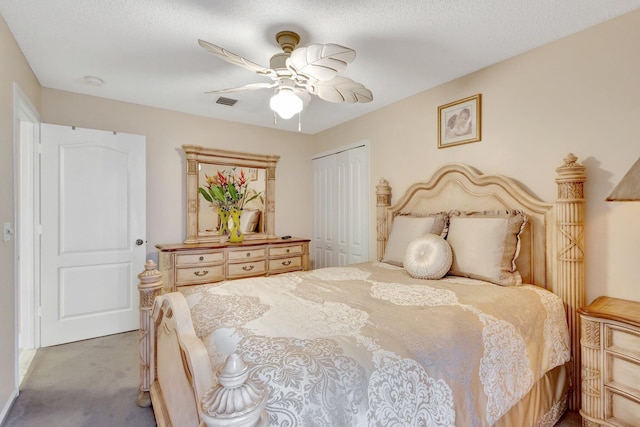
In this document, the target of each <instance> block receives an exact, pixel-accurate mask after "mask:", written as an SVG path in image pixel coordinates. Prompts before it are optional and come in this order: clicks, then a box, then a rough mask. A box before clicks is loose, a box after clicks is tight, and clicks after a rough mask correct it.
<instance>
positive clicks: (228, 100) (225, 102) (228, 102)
mask: <svg viewBox="0 0 640 427" xmlns="http://www.w3.org/2000/svg"><path fill="white" fill-rule="evenodd" d="M236 102H238V100H237V99H233V98H225V97H224V96H221V97H220V98H218V100H217V101H216V104H222V105H228V106H229V107H233V106H234V105H236Z"/></svg>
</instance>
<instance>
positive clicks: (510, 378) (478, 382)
mask: <svg viewBox="0 0 640 427" xmlns="http://www.w3.org/2000/svg"><path fill="white" fill-rule="evenodd" d="M585 179H586V178H585V173H584V167H583V166H582V165H580V164H579V163H577V159H576V158H575V156H573V155H571V154H570V155H568V156H567V157H566V158H565V159H564V163H563V165H562V166H560V167H559V168H558V169H557V178H556V182H557V183H558V199H557V200H556V202H555V203H546V202H543V201H541V200H538V199H537V198H535V197H533V196H532V195H531V194H530V193H529V192H528V191H527V190H526V187H524V186H523V185H522V184H520V183H518V182H517V181H515V180H513V179H510V178H506V177H503V176H495V175H483V174H481V173H480V172H478V171H477V170H475V169H473V168H471V167H469V166H465V165H461V164H448V165H445V166H443V167H441V168H440V169H438V171H436V172H435V174H434V175H433V176H432V177H431V178H430V179H429V180H427V181H425V182H421V183H416V184H414V185H412V186H411V187H410V188H409V189H408V190H407V191H406V192H405V193H404V194H403V195H402V196H401V197H399V198H398V200H397V201H396V202H395V203H393V204H391V188H390V186H389V184H388V183H387V182H386V181H385V180H381V181H380V183H379V185H378V186H377V188H376V210H377V224H376V229H377V261H376V262H371V263H363V264H355V265H349V266H343V267H334V268H326V269H319V270H311V271H308V272H295V273H287V274H283V275H277V276H271V277H261V278H253V279H245V280H236V281H228V282H221V283H216V284H211V285H200V286H193V287H185V288H182V290H181V291H180V292H167V293H165V292H164V290H163V284H162V276H161V274H160V273H159V272H158V271H157V270H156V269H155V265H154V263H153V262H152V261H150V262H148V263H147V265H146V266H145V271H144V272H142V273H141V274H140V275H139V277H140V285H139V290H140V357H141V366H140V370H141V378H140V395H139V398H138V403H139V404H140V405H142V406H144V405H148V404H152V405H153V408H154V412H155V416H156V420H157V422H158V425H161V426H163V425H175V426H197V425H201V426H205V425H206V426H223V425H224V426H232V425H233V426H258V425H282V426H295V425H300V426H309V425H327V426H341V425H345V426H347V425H349V426H350V425H398V426H400V425H402V426H404V425H425V426H453V425H456V426H513V425H522V426H526V425H531V426H534V425H535V426H552V425H554V424H555V422H556V421H557V420H558V419H559V418H560V416H561V415H562V414H563V412H564V411H565V410H566V408H567V407H571V408H574V409H575V408H577V407H579V401H580V395H579V390H578V389H576V388H575V387H572V384H573V385H575V384H579V372H576V370H575V369H573V368H572V367H573V366H580V363H579V335H580V334H579V327H580V325H579V323H578V317H577V315H576V310H577V309H578V308H579V307H580V306H581V305H583V304H584V265H583V231H584V221H583V211H584V207H583V204H584V197H583V184H584V181H585ZM401 224H405V225H402V226H401ZM406 224H410V225H406ZM415 227H417V228H415ZM424 227H427V228H426V230H427V234H426V235H425V236H424V237H420V238H416V237H419V236H421V235H423V234H425V233H424V231H425V228H424ZM476 230H480V232H477V231H476ZM415 233H417V235H413V234H415ZM445 236H446V239H448V240H444V238H445ZM496 236H497V237H496ZM474 239H475V241H476V243H477V242H485V243H486V242H492V243H491V244H490V248H491V250H486V249H485V250H481V251H479V252H478V251H477V250H475V251H474V250H473V247H474V244H472V243H470V242H474ZM442 242H446V243H444V244H443V243H442ZM434 245H438V247H439V248H452V249H449V250H450V251H452V253H453V256H449V257H447V256H446V255H447V254H446V252H447V251H446V250H445V249H442V250H440V249H439V250H438V251H436V252H433V248H435V246H434ZM469 248H471V249H469ZM425 250H426V251H427V254H433V253H437V255H438V256H437V257H436V258H438V261H437V262H436V261H434V259H433V257H430V258H429V260H428V262H427V261H425V262H421V261H420V260H424V257H422V258H421V257H417V258H415V259H414V258H410V257H409V256H410V254H413V255H415V254H423V255H424V253H425ZM443 251H444V252H443ZM443 253H444V255H443ZM514 258H515V265H514ZM416 259H417V260H418V261H416ZM443 259H444V260H445V262H444V265H441V264H442V260H443ZM414 261H415V262H414ZM447 263H448V265H446V264H447ZM425 266H426V267H428V268H426V270H425ZM434 266H435V267H434ZM434 269H435V270H442V271H434ZM445 273H446V275H444V276H443V277H441V278H439V279H437V278H433V279H432V278H430V277H438V276H440V275H441V274H445Z"/></svg>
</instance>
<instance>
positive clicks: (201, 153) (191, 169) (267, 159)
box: [182, 145, 280, 243]
mask: <svg viewBox="0 0 640 427" xmlns="http://www.w3.org/2000/svg"><path fill="white" fill-rule="evenodd" d="M182 150H183V151H184V153H185V156H186V160H187V183H186V185H187V227H186V228H187V236H186V238H185V240H184V243H200V242H218V241H220V236H218V235H215V236H213V235H207V236H202V235H200V233H199V227H198V226H199V224H198V204H199V203H200V199H202V200H204V199H203V198H202V196H201V195H200V193H199V192H198V187H199V185H200V183H199V182H198V176H199V170H200V165H201V164H215V165H222V166H229V167H234V166H235V167H241V168H259V169H264V170H265V171H266V179H265V194H264V209H263V213H262V215H263V216H264V218H263V223H264V230H263V232H261V233H252V234H246V235H245V240H254V239H256V240H257V239H273V238H275V237H276V235H275V212H276V198H275V196H276V164H277V163H278V160H279V159H280V156H278V155H275V154H253V153H244V152H240V151H228V150H219V149H215V148H206V147H200V146H197V145H183V146H182Z"/></svg>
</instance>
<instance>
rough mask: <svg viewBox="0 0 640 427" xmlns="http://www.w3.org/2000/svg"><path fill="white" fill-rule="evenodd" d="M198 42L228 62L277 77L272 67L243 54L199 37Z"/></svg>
mask: <svg viewBox="0 0 640 427" xmlns="http://www.w3.org/2000/svg"><path fill="white" fill-rule="evenodd" d="M198 44H199V45H200V46H202V47H203V48H205V49H207V50H208V51H209V52H211V53H213V54H214V55H216V56H217V57H218V58H221V59H224V60H225V61H227V62H230V63H232V64H234V65H239V66H241V67H243V68H246V69H247V70H250V71H253V72H255V73H258V74H261V75H265V76H269V77H272V78H275V77H277V76H276V73H275V71H273V70H272V69H270V68H266V67H263V66H262V65H259V64H256V63H255V62H252V61H249V60H248V59H245V58H243V57H241V56H238V55H236V54H235V53H231V52H229V51H228V50H226V49H224V48H221V47H220V46H216V45H214V44H212V43H209V42H207V41H204V40H200V39H198Z"/></svg>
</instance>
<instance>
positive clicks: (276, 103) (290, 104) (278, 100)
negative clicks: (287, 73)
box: [269, 87, 303, 120]
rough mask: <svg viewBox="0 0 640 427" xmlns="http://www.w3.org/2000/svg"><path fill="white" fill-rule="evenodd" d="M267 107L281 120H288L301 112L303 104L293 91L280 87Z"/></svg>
mask: <svg viewBox="0 0 640 427" xmlns="http://www.w3.org/2000/svg"><path fill="white" fill-rule="evenodd" d="M269 106H270V107H271V109H272V110H273V111H275V112H276V113H278V115H279V116H280V117H282V118H283V119H285V120H286V119H290V118H291V117H293V116H294V115H295V114H296V113H299V112H300V111H302V107H303V102H302V99H300V97H298V96H297V95H296V94H295V93H293V90H292V89H290V88H288V87H281V88H280V89H278V93H276V94H275V95H273V96H272V97H271V100H270V101H269Z"/></svg>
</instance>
